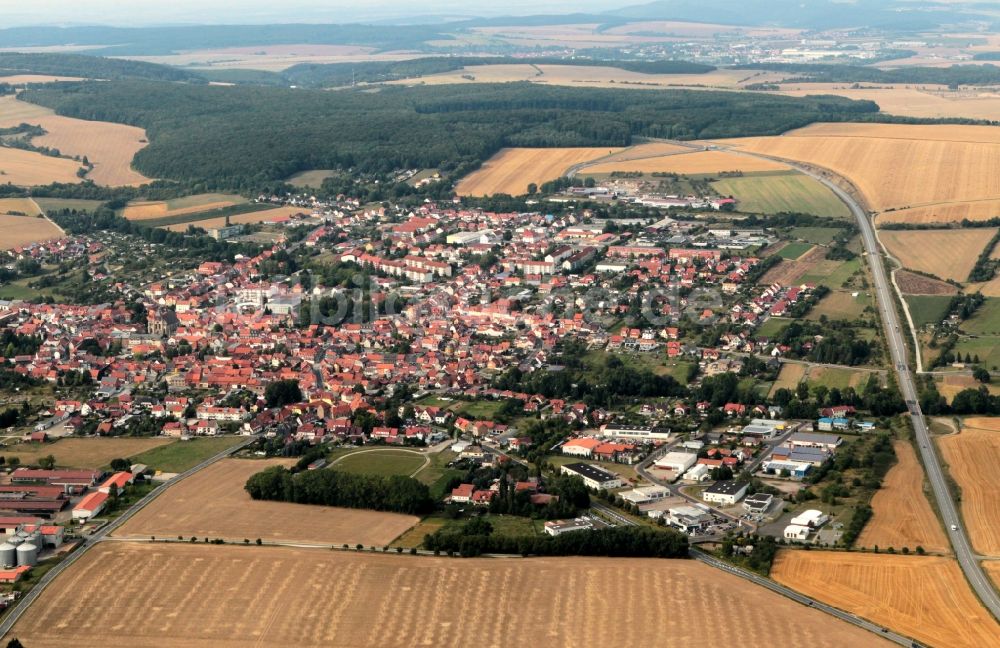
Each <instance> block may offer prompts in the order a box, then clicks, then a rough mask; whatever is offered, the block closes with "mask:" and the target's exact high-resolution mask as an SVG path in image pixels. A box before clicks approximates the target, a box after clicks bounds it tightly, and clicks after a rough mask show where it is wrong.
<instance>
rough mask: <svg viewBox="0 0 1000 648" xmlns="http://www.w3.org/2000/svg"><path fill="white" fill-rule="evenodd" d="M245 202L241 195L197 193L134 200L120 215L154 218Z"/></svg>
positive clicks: (144, 218)
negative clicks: (149, 199)
mask: <svg viewBox="0 0 1000 648" xmlns="http://www.w3.org/2000/svg"><path fill="white" fill-rule="evenodd" d="M245 202H247V199H246V198H244V197H243V196H237V195H232V194H198V195H195V196H187V197H186V198H178V199H176V200H170V201H167V200H156V201H135V202H132V203H129V204H128V206H126V207H125V209H124V211H122V216H124V217H125V218H126V219H128V220H134V221H143V220H156V219H159V218H170V217H171V216H183V215H184V214H197V213H199V212H205V211H211V210H213V209H222V208H223V207H232V206H233V205H239V204H243V203H245Z"/></svg>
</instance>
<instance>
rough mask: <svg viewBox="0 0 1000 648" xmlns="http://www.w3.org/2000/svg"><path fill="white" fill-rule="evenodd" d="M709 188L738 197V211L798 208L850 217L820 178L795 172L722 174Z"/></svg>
mask: <svg viewBox="0 0 1000 648" xmlns="http://www.w3.org/2000/svg"><path fill="white" fill-rule="evenodd" d="M712 188H713V189H715V190H716V191H717V192H718V193H719V194H720V195H722V196H734V197H735V198H736V199H737V200H739V204H738V205H737V209H738V211H741V212H751V213H755V214H779V213H781V212H800V213H803V214H814V215H816V216H829V217H830V218H842V219H847V218H850V215H851V213H850V211H849V210H848V209H847V205H845V204H844V203H843V202H841V201H840V199H838V198H837V196H836V195H834V193H833V192H832V191H830V190H829V189H827V188H826V187H824V186H823V184H822V183H820V182H819V181H817V180H815V179H813V178H810V177H809V176H807V175H805V174H803V173H798V172H794V171H793V172H787V173H760V174H752V175H745V176H742V177H739V178H721V179H719V180H718V181H716V182H714V183H712Z"/></svg>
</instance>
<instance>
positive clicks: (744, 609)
mask: <svg viewBox="0 0 1000 648" xmlns="http://www.w3.org/2000/svg"><path fill="white" fill-rule="evenodd" d="M109 583H114V587H108V584H109ZM101 592H103V593H104V594H105V595H104V596H101V597H99V598H100V601H101V604H100V605H94V604H93V601H92V600H88V597H87V596H84V595H83V594H84V593H91V594H93V593H101ZM484 600H486V601H489V604H488V605H486V604H484ZM612 609H613V610H614V616H615V622H614V623H596V622H585V621H584V620H586V619H590V620H595V619H600V618H604V617H606V616H607V615H608V614H609V610H612ZM681 610H683V613H679V611H681ZM720 615H724V616H725V617H726V618H727V619H729V620H731V622H732V623H733V624H736V625H735V627H738V628H739V635H740V643H741V644H742V645H746V646H765V645H770V644H771V642H772V640H773V637H774V632H775V628H780V627H787V626H788V624H789V619H791V618H794V619H795V635H796V639H797V641H799V642H801V643H802V644H803V645H808V646H810V647H814V648H839V647H841V646H888V645H889V643H888V642H885V641H883V640H882V639H881V638H879V637H877V636H875V635H872V634H870V633H867V632H865V631H864V630H860V629H858V628H855V627H853V626H851V625H849V624H847V623H844V622H842V621H839V620H837V619H834V618H833V617H830V616H827V615H825V614H823V613H822V612H819V611H816V610H810V609H809V608H807V607H804V606H801V605H799V604H797V603H794V602H792V601H791V600H789V599H786V598H784V597H782V596H779V595H777V594H772V593H771V592H769V591H767V590H764V589H763V588H759V587H757V586H755V585H752V584H750V583H747V582H746V581H743V580H741V579H739V578H737V577H735V576H732V575H729V574H726V573H724V572H721V571H719V570H715V569H712V568H711V567H708V566H706V565H702V564H700V563H697V562H695V561H693V560H642V559H614V558H529V559H498V558H468V559H457V558H433V557H426V556H396V555H386V554H368V553H355V552H350V553H348V552H340V551H322V550H316V549H292V548H285V547H281V548H276V547H255V546H250V547H241V546H224V547H220V546H211V545H203V544H198V545H190V544H154V543H116V542H106V543H102V544H100V545H98V546H96V547H94V548H93V549H91V550H90V551H89V552H87V554H86V555H84V556H83V557H82V558H81V559H80V560H79V562H77V563H76V564H75V565H73V566H72V567H71V568H70V569H68V570H67V571H66V573H65V574H62V575H61V576H60V577H59V578H58V579H56V581H55V582H54V583H53V584H52V585H51V586H50V587H49V588H48V589H46V590H45V592H43V593H42V595H41V597H39V599H38V600H37V601H36V602H35V604H34V605H33V606H32V607H31V608H29V609H28V611H27V613H26V614H25V615H24V616H23V617H22V618H21V619H20V620H19V621H18V622H17V624H16V625H15V626H14V629H13V630H12V631H11V633H10V634H9V635H8V636H7V637H4V638H3V641H5V642H6V641H7V640H8V639H9V638H10V637H14V636H16V637H18V638H19V639H20V640H21V642H23V643H24V645H25V646H30V648H63V647H64V646H66V645H71V644H72V645H81V646H100V645H116V646H131V647H134V648H144V647H154V646H163V645H170V646H178V647H180V648H208V647H209V646H211V647H213V648H214V647H218V648H244V647H246V648H249V647H251V646H304V647H318V646H324V647H337V646H340V647H359V646H440V647H459V646H515V645H542V644H544V645H545V646H550V647H552V648H575V647H577V646H606V645H614V646H656V645H660V646H663V645H671V646H673V645H681V644H683V643H694V642H699V641H702V640H703V639H704V637H705V636H706V635H705V632H706V628H708V627H711V626H713V624H716V623H717V621H718V618H719V616H720Z"/></svg>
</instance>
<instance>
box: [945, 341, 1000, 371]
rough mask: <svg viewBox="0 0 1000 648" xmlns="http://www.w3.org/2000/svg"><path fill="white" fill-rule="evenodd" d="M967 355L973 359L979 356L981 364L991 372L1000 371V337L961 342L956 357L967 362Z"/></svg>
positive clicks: (956, 348)
mask: <svg viewBox="0 0 1000 648" xmlns="http://www.w3.org/2000/svg"><path fill="white" fill-rule="evenodd" d="M966 354H968V355H969V357H970V358H972V359H975V357H976V356H979V362H980V364H981V365H982V366H983V367H985V368H987V369H989V370H1000V337H996V336H992V335H990V336H985V337H977V338H966V339H962V340H959V342H958V344H956V345H955V356H956V357H961V358H962V360H965V355H966Z"/></svg>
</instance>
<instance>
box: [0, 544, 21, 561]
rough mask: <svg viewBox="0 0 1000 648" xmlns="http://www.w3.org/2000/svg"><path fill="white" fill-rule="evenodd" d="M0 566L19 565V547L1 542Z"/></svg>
mask: <svg viewBox="0 0 1000 648" xmlns="http://www.w3.org/2000/svg"><path fill="white" fill-rule="evenodd" d="M0 566H3V567H15V566H17V547H15V546H14V545H12V544H10V543H9V542H5V543H3V544H0Z"/></svg>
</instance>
